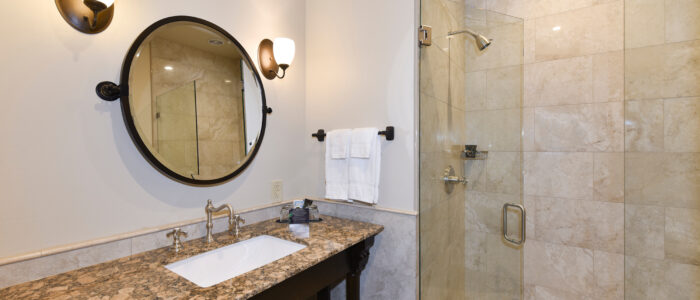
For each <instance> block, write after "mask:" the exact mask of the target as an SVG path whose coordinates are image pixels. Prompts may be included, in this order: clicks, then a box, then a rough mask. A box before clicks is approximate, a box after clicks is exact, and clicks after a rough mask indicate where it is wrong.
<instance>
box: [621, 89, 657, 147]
mask: <svg viewBox="0 0 700 300" xmlns="http://www.w3.org/2000/svg"><path fill="white" fill-rule="evenodd" d="M663 149H664V100H661V99H659V100H640V101H627V102H626V103H625V151H629V152H660V151H663Z"/></svg>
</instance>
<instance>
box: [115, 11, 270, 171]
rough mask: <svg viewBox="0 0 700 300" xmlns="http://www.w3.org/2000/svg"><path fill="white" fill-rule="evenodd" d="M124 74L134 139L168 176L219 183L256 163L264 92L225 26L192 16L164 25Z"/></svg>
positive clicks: (151, 30)
mask: <svg viewBox="0 0 700 300" xmlns="http://www.w3.org/2000/svg"><path fill="white" fill-rule="evenodd" d="M121 76H122V78H121V82H122V85H121V95H120V96H121V103H122V111H123V114H124V120H125V122H126V126H127V129H128V131H129V134H130V135H131V137H132V139H133V140H134V142H135V143H136V145H137V147H138V148H139V150H140V151H141V153H142V154H143V155H144V156H145V157H146V159H147V160H148V161H149V162H150V163H151V164H152V165H153V166H155V167H156V168H157V169H158V170H160V171H161V172H163V173H165V174H166V175H168V176H170V177H171V178H173V179H176V180H178V181H181V182H185V183H189V184H197V185H199V184H203V185H208V184H217V183H221V182H224V181H226V180H229V179H231V178H233V177H235V176H236V175H237V174H238V173H240V172H241V171H242V170H243V169H245V168H246V167H247V166H248V164H249V163H250V162H251V161H252V160H253V158H254V157H255V154H256V153H257V151H258V149H259V148H260V144H261V142H262V139H263V135H264V132H265V120H266V112H267V106H266V103H265V92H264V89H263V86H262V81H261V80H260V76H259V75H258V72H257V70H256V69H255V66H254V65H253V62H252V60H251V59H250V57H249V56H248V53H246V51H245V50H244V49H243V47H242V46H241V44H240V43H238V41H236V39H234V38H233V37H232V36H231V35H230V34H228V33H227V32H226V31H224V30H223V29H221V28H220V27H218V26H216V25H215V24H212V23H210V22H207V21H205V20H201V19H197V18H193V17H182V16H180V17H171V18H166V19H163V20H160V21H158V22H156V23H155V24H153V25H151V26H150V27H148V28H147V29H146V30H145V31H144V32H143V33H141V35H140V36H139V37H138V38H137V39H136V41H135V42H134V44H133V45H132V46H131V49H130V50H129V53H128V54H127V56H126V59H125V61H124V66H123V69H122V75H121Z"/></svg>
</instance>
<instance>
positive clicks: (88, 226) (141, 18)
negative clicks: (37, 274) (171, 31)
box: [0, 0, 309, 257]
mask: <svg viewBox="0 0 700 300" xmlns="http://www.w3.org/2000/svg"><path fill="white" fill-rule="evenodd" d="M174 15H191V16H196V17H200V18H203V19H206V20H209V21H211V22H214V23H216V24H218V25H219V26H221V27H222V28H224V29H225V30H227V31H228V32H230V33H231V34H232V35H233V36H235V37H236V38H237V39H238V41H239V42H241V44H242V45H243V46H244V48H245V49H246V50H247V51H248V52H249V54H250V55H251V56H252V58H253V61H256V62H257V58H256V53H257V46H258V43H259V42H260V40H261V39H263V38H266V37H270V38H273V37H277V36H286V37H290V38H292V39H294V40H295V41H296V44H297V54H296V57H295V60H294V63H293V64H292V66H291V68H290V69H289V70H288V73H287V76H286V77H285V79H284V80H275V81H268V80H265V81H264V85H265V92H266V96H267V101H268V105H270V106H271V107H272V108H273V109H274V114H272V115H270V117H269V118H268V124H267V126H268V127H267V131H266V134H265V140H264V142H263V144H262V147H261V149H260V152H259V153H258V156H257V158H256V160H255V161H254V162H253V163H252V164H251V165H250V167H249V168H248V169H247V170H246V171H245V172H243V173H242V174H241V175H239V176H238V177H237V178H236V179H234V180H232V181H230V182H228V183H225V184H222V185H219V186H215V187H206V188H202V187H191V186H187V185H183V184H181V183H177V182H175V181H173V180H171V179H168V178H166V177H165V176H163V175H162V174H160V173H159V172H158V171H157V170H155V169H154V168H153V167H152V166H150V165H149V164H148V162H146V160H145V159H144V158H143V157H142V156H141V154H140V153H139V152H138V150H137V149H136V147H135V146H134V144H133V143H132V141H131V139H130V138H129V136H128V134H127V132H126V128H125V126H124V123H123V120H122V112H121V107H120V103H119V101H115V102H105V101H102V100H100V99H99V98H98V97H97V96H96V95H95V91H94V90H95V85H96V84H97V83H98V82H100V81H103V80H111V81H115V82H118V81H119V75H120V74H119V73H120V70H121V66H122V61H123V59H124V55H125V53H126V51H127V50H128V48H129V46H130V45H131V43H132V42H133V41H134V39H135V38H136V37H137V36H138V34H140V33H141V32H142V30H143V29H145V28H146V27H147V26H149V25H151V24H152V23H154V22H155V21H157V20H159V19H162V18H165V17H169V16H174ZM304 15H305V9H304V1H273V0H255V1H253V0H251V1H247V0H244V1H207V3H206V4H201V5H193V4H192V2H191V1H184V0H180V1H172V0H169V1H164V0H163V1H160V0H158V1H147V2H143V1H121V2H120V1H117V3H116V6H115V16H114V20H113V21H112V24H111V26H110V27H109V28H108V29H107V30H106V31H104V32H102V33H100V34H97V35H86V34H83V33H80V32H78V31H76V30H74V29H73V28H72V27H70V26H69V25H68V24H66V22H65V21H63V19H62V17H61V15H60V14H59V13H58V10H57V9H56V5H55V4H54V3H53V2H51V1H31V2H22V3H17V4H14V5H12V7H11V8H9V9H5V10H2V11H1V12H0V25H1V26H0V33H1V35H2V37H3V45H4V49H3V55H2V56H0V63H1V64H2V66H3V67H2V70H0V74H2V78H4V80H2V81H0V89H2V90H3V91H5V92H4V100H3V101H4V103H5V107H6V109H3V110H1V111H0V123H1V124H2V126H0V137H2V140H3V145H4V146H3V147H2V149H0V166H2V170H3V172H2V175H0V181H1V182H2V185H1V186H2V188H1V189H0V190H2V195H0V199H2V200H0V257H6V256H12V255H16V254H19V253H25V252H30V251H37V250H40V249H46V248H49V247H54V246H58V245H64V244H69V243H74V242H80V241H86V240H92V239H95V238H101V237H106V236H111V235H115V234H121V233H125V232H130V231H135V230H139V229H143V228H149V227H156V226H159V225H163V224H171V223H176V222H179V221H183V220H190V219H193V218H199V217H203V216H204V214H203V212H202V208H203V207H204V205H205V204H206V200H207V199H209V198H210V199H212V200H214V203H215V204H221V203H224V202H227V203H231V204H232V205H233V207H234V208H235V209H243V208H248V207H253V206H258V205H261V204H265V203H271V202H272V199H271V193H269V192H267V191H269V189H270V182H271V181H273V180H283V182H284V199H291V198H293V197H300V196H303V195H305V194H306V190H305V186H306V184H307V179H306V177H304V176H299V170H301V169H303V168H304V164H303V160H304V158H305V157H306V155H307V154H306V153H304V151H294V150H293V149H304V147H305V142H306V141H307V140H308V139H309V137H308V134H309V133H308V132H307V130H306V128H305V127H304V124H303V122H300V120H303V118H304V117H303V116H304V115H305V109H304V107H305V104H304V94H305V86H304V78H305V61H306V59H305V51H304V47H305V42H304V37H305V32H304V26H305V22H304ZM17 24H32V25H31V26H28V27H25V28H23V29H21V30H20V29H18V27H17ZM300 118H301V119H300ZM27 123H31V124H32V126H21V125H20V124H27ZM19 128H21V130H20V129H19Z"/></svg>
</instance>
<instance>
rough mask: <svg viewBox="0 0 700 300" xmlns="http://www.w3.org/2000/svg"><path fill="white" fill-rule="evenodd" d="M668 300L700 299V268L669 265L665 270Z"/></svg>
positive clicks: (675, 264)
mask: <svg viewBox="0 0 700 300" xmlns="http://www.w3.org/2000/svg"><path fill="white" fill-rule="evenodd" d="M664 273H665V279H666V280H665V283H666V286H665V287H666V295H667V298H666V299H688V300H690V299H700V267H699V266H697V265H687V264H678V263H673V262H671V263H669V264H668V266H667V269H666V270H665V272H664Z"/></svg>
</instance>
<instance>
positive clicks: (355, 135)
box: [350, 128, 379, 158]
mask: <svg viewBox="0 0 700 300" xmlns="http://www.w3.org/2000/svg"><path fill="white" fill-rule="evenodd" d="M378 132H379V130H378V129H377V128H356V129H353V130H352V137H351V138H350V157H360V158H369V156H370V153H371V151H372V150H373V149H372V147H373V146H374V141H376V140H377V133H378Z"/></svg>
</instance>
